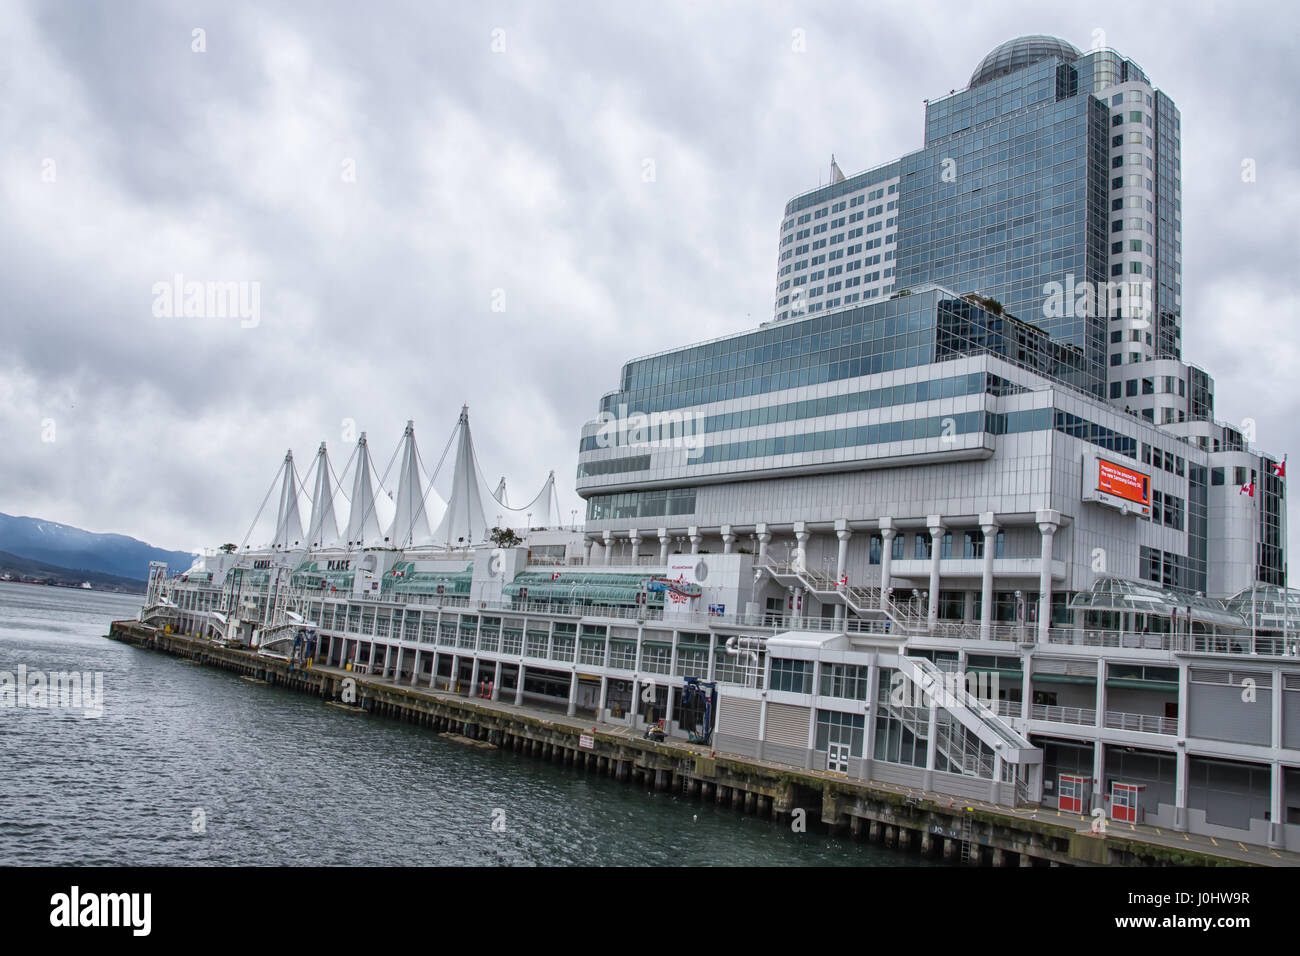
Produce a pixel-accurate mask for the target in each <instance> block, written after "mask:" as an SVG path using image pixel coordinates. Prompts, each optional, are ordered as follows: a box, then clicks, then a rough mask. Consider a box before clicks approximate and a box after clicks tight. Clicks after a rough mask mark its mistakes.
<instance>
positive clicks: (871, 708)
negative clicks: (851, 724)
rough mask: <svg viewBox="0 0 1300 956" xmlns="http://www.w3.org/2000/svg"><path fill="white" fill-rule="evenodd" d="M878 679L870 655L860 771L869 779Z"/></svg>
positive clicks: (873, 743)
mask: <svg viewBox="0 0 1300 956" xmlns="http://www.w3.org/2000/svg"><path fill="white" fill-rule="evenodd" d="M879 680H880V671H879V670H878V669H877V666H876V655H875V654H872V655H871V663H869V664H868V665H867V695H868V696H867V719H866V720H865V721H863V723H864V724H865V725H866V726H865V728H864V733H863V735H862V769H861V771H860V774H861V777H862V779H863V780H870V779H871V769H872V767H871V761H872V756H873V755H874V754H875V752H876V749H875V748H876V702H877V695H878V694H879V690H878V689H877V687H876V684H877V683H878V682H879Z"/></svg>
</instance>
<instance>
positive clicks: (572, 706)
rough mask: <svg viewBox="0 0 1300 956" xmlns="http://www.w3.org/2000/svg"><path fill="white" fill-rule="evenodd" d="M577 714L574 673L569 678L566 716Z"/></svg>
mask: <svg viewBox="0 0 1300 956" xmlns="http://www.w3.org/2000/svg"><path fill="white" fill-rule="evenodd" d="M577 712H578V672H577V671H574V672H573V673H572V674H571V675H570V676H569V709H568V711H567V713H568V715H569V716H570V717H572V716H573V715H574V714H576V713H577Z"/></svg>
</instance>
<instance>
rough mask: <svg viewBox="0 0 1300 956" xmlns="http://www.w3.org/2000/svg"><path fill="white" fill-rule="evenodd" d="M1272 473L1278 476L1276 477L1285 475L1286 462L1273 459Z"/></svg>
mask: <svg viewBox="0 0 1300 956" xmlns="http://www.w3.org/2000/svg"><path fill="white" fill-rule="evenodd" d="M1273 474H1274V476H1276V477H1278V478H1285V477H1286V462H1285V461H1275V462H1273Z"/></svg>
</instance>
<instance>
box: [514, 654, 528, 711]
mask: <svg viewBox="0 0 1300 956" xmlns="http://www.w3.org/2000/svg"><path fill="white" fill-rule="evenodd" d="M525 639H527V638H526V637H525ZM515 683H516V685H517V686H516V687H515V706H516V707H522V706H523V705H524V665H523V664H520V665H519V676H518V677H517V678H515Z"/></svg>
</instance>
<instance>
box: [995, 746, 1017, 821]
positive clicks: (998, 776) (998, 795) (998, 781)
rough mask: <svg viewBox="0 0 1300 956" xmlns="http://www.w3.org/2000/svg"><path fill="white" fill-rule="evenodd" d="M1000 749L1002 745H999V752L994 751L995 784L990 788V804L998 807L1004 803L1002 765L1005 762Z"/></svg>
mask: <svg viewBox="0 0 1300 956" xmlns="http://www.w3.org/2000/svg"><path fill="white" fill-rule="evenodd" d="M1000 747H1001V745H999V749H998V750H995V751H993V783H992V785H991V786H990V787H989V803H991V804H993V805H994V806H997V805H998V804H999V803H1001V802H1002V763H1003V761H1002V750H1001V749H1000ZM1014 792H1015V790H1014V788H1013V790H1012V793H1014ZM1014 802H1015V801H1014V800H1012V803H1014Z"/></svg>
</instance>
